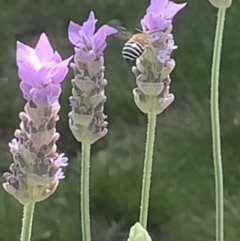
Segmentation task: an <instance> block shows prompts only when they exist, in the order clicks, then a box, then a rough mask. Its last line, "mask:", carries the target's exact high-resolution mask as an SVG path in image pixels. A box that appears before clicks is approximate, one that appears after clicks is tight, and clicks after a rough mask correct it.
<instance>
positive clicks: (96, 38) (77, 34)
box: [68, 12, 117, 63]
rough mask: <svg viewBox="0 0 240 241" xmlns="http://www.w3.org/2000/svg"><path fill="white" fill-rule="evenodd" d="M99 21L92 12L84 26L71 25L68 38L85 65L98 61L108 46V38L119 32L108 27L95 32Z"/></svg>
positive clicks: (71, 23)
mask: <svg viewBox="0 0 240 241" xmlns="http://www.w3.org/2000/svg"><path fill="white" fill-rule="evenodd" d="M97 21H98V20H97V19H95V16H94V13H93V12H90V14H89V16H88V19H87V21H86V22H84V23H83V25H82V26H81V25H79V24H77V23H74V22H72V21H71V22H70V24H69V27H68V38H69V40H70V42H71V43H72V44H73V45H75V46H76V47H77V48H76V49H75V51H76V54H77V56H78V59H79V60H80V61H82V62H83V63H87V62H91V61H94V60H96V59H98V58H99V57H100V56H101V55H102V54H103V51H104V49H105V48H106V46H107V43H106V39H107V37H108V36H110V35H112V34H114V33H116V32H117V30H116V29H114V28H112V27H110V26H108V25H103V26H101V27H100V28H99V29H98V30H97V31H96V32H95V28H96V23H97Z"/></svg>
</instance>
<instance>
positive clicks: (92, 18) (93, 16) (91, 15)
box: [87, 11, 96, 22]
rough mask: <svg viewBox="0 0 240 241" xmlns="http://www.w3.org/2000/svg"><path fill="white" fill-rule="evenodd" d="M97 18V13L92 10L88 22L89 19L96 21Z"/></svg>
mask: <svg viewBox="0 0 240 241" xmlns="http://www.w3.org/2000/svg"><path fill="white" fill-rule="evenodd" d="M95 20H96V19H95V14H94V12H93V11H91V12H90V13H89V16H88V19H87V22H88V21H95Z"/></svg>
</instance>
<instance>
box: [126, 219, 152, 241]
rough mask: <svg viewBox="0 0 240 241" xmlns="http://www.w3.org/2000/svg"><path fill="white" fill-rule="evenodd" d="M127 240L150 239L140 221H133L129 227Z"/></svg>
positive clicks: (142, 240)
mask: <svg viewBox="0 0 240 241" xmlns="http://www.w3.org/2000/svg"><path fill="white" fill-rule="evenodd" d="M128 241H152V239H151V237H150V236H149V234H148V232H147V230H145V229H144V228H143V227H142V225H141V224H140V223H138V222H137V223H135V225H134V226H133V227H131V229H130V234H129V238H128Z"/></svg>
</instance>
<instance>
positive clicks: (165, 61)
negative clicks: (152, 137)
mask: <svg viewBox="0 0 240 241" xmlns="http://www.w3.org/2000/svg"><path fill="white" fill-rule="evenodd" d="M185 5H186V4H185V3H183V4H175V3H173V2H169V1H168V0H151V4H150V6H149V7H148V8H147V11H146V15H145V16H144V17H143V19H142V20H141V25H142V28H143V32H144V33H146V34H147V35H148V36H149V37H150V38H151V40H152V45H151V46H150V47H148V48H146V50H145V51H144V53H143V54H142V55H141V56H140V57H139V58H138V59H137V61H136V66H134V67H133V69H132V71H133V72H134V74H135V76H136V82H137V85H138V87H137V88H135V89H134V90H133V93H134V100H135V103H136V105H137V106H138V107H139V109H140V110H141V111H142V112H144V113H153V114H156V115H157V114H160V113H161V112H163V110H165V109H166V108H167V107H168V106H169V105H170V104H171V103H172V102H173V100H174V95H173V94H171V93H169V90H170V83H171V79H170V76H169V75H170V73H171V72H172V70H173V69H174V67H175V61H174V60H173V59H172V58H171V54H172V51H173V50H174V49H176V48H177V46H176V45H175V42H174V38H173V35H172V34H171V31H172V18H173V17H174V15H175V14H176V13H177V12H178V11H179V10H181V9H182V8H183V7H184V6H185Z"/></svg>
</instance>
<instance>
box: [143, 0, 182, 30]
mask: <svg viewBox="0 0 240 241" xmlns="http://www.w3.org/2000/svg"><path fill="white" fill-rule="evenodd" d="M185 6H186V3H182V4H176V3H174V2H171V1H169V0H151V3H150V6H149V7H148V8H147V11H146V14H145V16H144V18H143V19H142V20H141V25H142V28H143V31H145V32H152V31H155V30H165V29H167V28H168V27H169V25H170V24H171V23H172V19H173V17H174V16H175V15H176V14H177V13H178V11H180V10H181V9H182V8H184V7H185Z"/></svg>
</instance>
